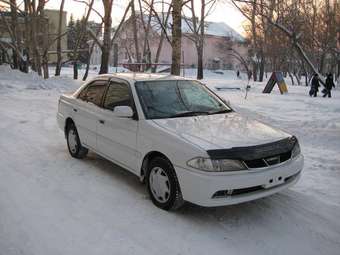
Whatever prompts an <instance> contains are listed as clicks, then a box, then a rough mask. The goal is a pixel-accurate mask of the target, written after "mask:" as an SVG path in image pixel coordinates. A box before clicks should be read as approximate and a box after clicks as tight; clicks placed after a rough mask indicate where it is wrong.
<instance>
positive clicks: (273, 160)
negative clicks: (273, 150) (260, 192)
mask: <svg viewBox="0 0 340 255" xmlns="http://www.w3.org/2000/svg"><path fill="white" fill-rule="evenodd" d="M291 155H292V152H291V151H288V152H285V153H281V154H279V155H274V156H270V157H266V158H261V159H253V160H244V163H245V164H246V166H247V167H248V168H261V167H267V166H273V165H277V164H280V163H282V162H285V161H287V160H289V159H290V158H291Z"/></svg>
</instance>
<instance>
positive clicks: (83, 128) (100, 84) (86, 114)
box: [73, 80, 108, 150]
mask: <svg viewBox="0 0 340 255" xmlns="http://www.w3.org/2000/svg"><path fill="white" fill-rule="evenodd" d="M107 83H108V82H107V80H95V81H93V82H91V83H90V84H89V85H88V86H86V87H85V88H84V89H83V90H82V91H81V92H80V93H79V95H78V98H77V99H78V100H77V104H75V105H74V106H73V115H74V116H73V117H74V121H75V124H76V127H77V131H78V134H79V138H80V141H81V143H82V144H83V145H84V146H85V147H88V148H90V149H94V150H95V149H96V145H97V122H98V116H97V115H98V110H99V109H100V108H99V107H100V105H101V103H102V99H103V95H104V92H105V90H106V87H107Z"/></svg>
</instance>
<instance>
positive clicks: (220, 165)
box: [187, 157, 247, 172]
mask: <svg viewBox="0 0 340 255" xmlns="http://www.w3.org/2000/svg"><path fill="white" fill-rule="evenodd" d="M187 165H188V166H190V167H192V168H196V169H199V170H202V171H209V172H226V171H240V170H246V169H247V168H246V166H245V165H244V164H243V163H242V162H241V161H239V160H233V159H219V160H211V159H210V158H202V157H197V158H193V159H191V160H189V161H188V162H187Z"/></svg>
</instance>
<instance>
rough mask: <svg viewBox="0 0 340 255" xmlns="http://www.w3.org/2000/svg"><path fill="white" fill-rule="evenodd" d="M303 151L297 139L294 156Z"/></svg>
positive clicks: (293, 151)
mask: <svg viewBox="0 0 340 255" xmlns="http://www.w3.org/2000/svg"><path fill="white" fill-rule="evenodd" d="M300 153H301V149H300V145H299V142H298V141H296V143H295V145H294V148H293V150H292V158H296V157H297V156H299V155H300Z"/></svg>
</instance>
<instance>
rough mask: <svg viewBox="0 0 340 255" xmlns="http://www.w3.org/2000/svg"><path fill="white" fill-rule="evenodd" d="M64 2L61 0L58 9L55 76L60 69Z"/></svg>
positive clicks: (58, 73)
mask: <svg viewBox="0 0 340 255" xmlns="http://www.w3.org/2000/svg"><path fill="white" fill-rule="evenodd" d="M64 3H65V0H61V3H60V9H59V24H58V35H57V36H58V40H57V64H56V67H55V76H59V75H60V71H61V26H62V21H63V12H64Z"/></svg>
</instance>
